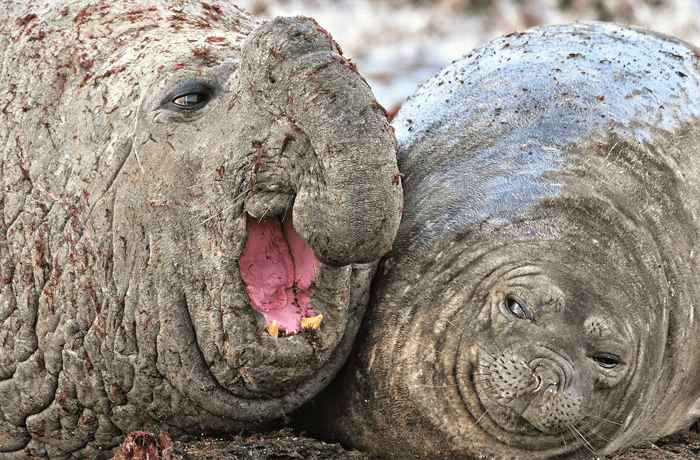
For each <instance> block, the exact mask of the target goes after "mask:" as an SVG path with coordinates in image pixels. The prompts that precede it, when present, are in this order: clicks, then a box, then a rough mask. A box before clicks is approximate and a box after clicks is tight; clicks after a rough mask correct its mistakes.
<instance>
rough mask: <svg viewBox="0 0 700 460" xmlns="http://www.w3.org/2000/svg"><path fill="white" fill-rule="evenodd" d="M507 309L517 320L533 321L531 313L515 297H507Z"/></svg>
mask: <svg viewBox="0 0 700 460" xmlns="http://www.w3.org/2000/svg"><path fill="white" fill-rule="evenodd" d="M506 307H508V310H510V312H511V313H512V314H513V316H515V317H516V318H520V319H526V320H531V319H532V316H530V312H529V311H527V308H526V307H525V304H524V303H523V302H521V301H520V300H518V299H516V298H515V297H506Z"/></svg>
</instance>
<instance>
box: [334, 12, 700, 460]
mask: <svg viewBox="0 0 700 460" xmlns="http://www.w3.org/2000/svg"><path fill="white" fill-rule="evenodd" d="M697 53H698V50H697V49H695V48H692V47H690V46H688V45H686V44H684V43H681V42H679V41H676V40H673V39H670V38H667V37H660V36H657V35H654V34H652V33H649V32H646V31H643V30H638V29H631V28H626V27H620V26H616V25H604V24H575V25H568V26H553V27H547V28H540V29H533V30H531V31H527V32H525V33H522V34H512V35H510V36H507V37H503V38H500V39H497V40H495V41H493V42H492V43H490V44H488V45H486V46H484V47H482V48H480V49H477V50H475V51H472V52H471V53H469V54H467V56H466V57H465V58H463V59H462V60H459V61H457V62H455V63H454V64H452V65H451V66H449V67H448V68H446V69H445V70H444V71H442V72H441V73H440V74H438V75H437V76H435V77H434V78H433V79H431V80H430V81H429V82H428V83H426V84H425V85H424V86H423V87H421V88H420V89H419V90H418V92H417V93H416V94H415V95H414V96H413V97H412V98H411V99H410V100H409V102H408V103H407V104H406V105H405V106H404V108H402V110H401V112H400V113H399V115H398V116H397V119H396V120H395V122H394V126H395V128H396V133H397V139H398V143H399V161H400V163H399V165H400V169H401V171H402V172H403V173H404V174H405V182H404V183H405V188H404V193H405V207H404V214H403V219H402V222H401V226H400V228H399V233H398V235H397V239H396V241H395V242H394V251H393V252H392V253H391V254H390V255H389V256H388V257H387V258H385V260H384V262H383V265H382V266H381V267H380V271H379V274H378V276H377V277H376V278H375V281H374V283H375V284H374V285H375V290H374V294H373V298H372V301H371V304H370V311H369V313H368V316H367V317H366V320H365V323H364V330H363V331H362V333H361V336H360V338H359V339H358V342H357V343H356V347H355V350H354V352H353V357H352V359H351V361H350V365H349V366H348V368H347V371H346V372H345V373H344V375H343V378H342V379H341V380H339V382H338V385H337V386H336V387H335V388H331V389H329V391H328V394H329V395H331V394H337V392H341V393H342V395H343V396H342V398H343V402H341V403H339V404H338V405H337V407H335V408H334V409H333V410H332V413H333V414H342V415H341V416H340V417H339V420H337V421H335V422H333V421H332V420H330V419H329V421H328V422H327V423H330V424H333V425H332V427H331V428H330V429H327V430H326V431H327V432H330V433H332V434H333V435H334V436H336V437H337V438H340V439H344V440H346V441H348V442H351V443H352V444H353V445H355V446H357V447H362V448H365V449H369V450H370V451H371V452H373V453H375V454H377V455H380V456H387V457H396V458H404V457H435V456H438V457H444V458H447V457H469V456H481V455H483V456H486V457H493V458H501V457H505V458H509V457H513V458H543V457H555V456H560V455H563V456H569V455H572V454H574V453H579V454H583V453H584V452H588V451H594V452H596V453H599V454H601V453H609V452H613V451H615V450H617V449H619V448H622V447H625V446H629V445H631V444H634V443H638V442H641V441H644V440H648V439H656V438H658V437H661V436H663V435H665V434H668V433H671V432H673V431H675V430H677V429H680V428H682V427H684V426H687V425H688V424H689V423H691V422H692V421H693V420H695V419H696V418H697V416H698V406H699V403H698V398H699V397H700V377H699V376H700V357H699V356H698V354H697V352H696V350H697V348H698V345H700V344H699V342H698V341H699V340H700V339H698V337H700V325H698V324H697V321H696V318H697V316H698V313H699V312H698V311H697V308H698V305H697V303H696V302H695V301H694V300H693V299H696V298H698V296H699V295H700V288H698V280H699V279H700V272H699V271H698V268H697V263H698V262H699V261H698V255H699V254H700V252H699V251H700V247H698V245H699V244H700V224H699V223H698V220H697V218H696V216H698V215H699V214H700V199H699V197H700V147H699V146H700V121H699V120H700V70H699V68H700V59H699V58H698V55H697ZM335 398H337V396H335ZM329 400H330V397H329ZM329 404H332V403H330V402H329Z"/></svg>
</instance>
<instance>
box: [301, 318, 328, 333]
mask: <svg viewBox="0 0 700 460" xmlns="http://www.w3.org/2000/svg"><path fill="white" fill-rule="evenodd" d="M321 321H323V315H318V316H314V317H313V318H302V319H301V328H302V329H304V330H307V331H315V330H316V329H318V328H319V327H320V326H321Z"/></svg>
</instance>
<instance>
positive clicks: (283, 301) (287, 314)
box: [239, 214, 320, 332]
mask: <svg viewBox="0 0 700 460" xmlns="http://www.w3.org/2000/svg"><path fill="white" fill-rule="evenodd" d="M239 264H240V267H241V276H242V277H243V281H244V282H245V284H246V285H247V291H248V296H249V297H250V302H251V304H252V305H253V308H255V309H256V310H258V311H260V312H262V313H263V314H264V315H265V318H267V321H266V322H265V327H266V328H267V326H268V325H270V324H271V323H272V322H273V321H277V324H278V326H279V329H280V330H282V331H287V332H295V331H299V330H301V324H300V321H301V318H302V317H305V318H308V317H312V316H314V313H313V311H312V310H311V308H309V289H310V287H311V283H312V282H313V280H314V278H315V277H316V268H317V267H318V266H319V265H320V262H319V261H317V260H316V258H315V257H314V254H313V252H312V251H311V248H310V247H309V246H308V245H307V244H306V243H305V242H304V241H303V240H302V239H301V238H299V235H297V232H296V231H295V230H294V226H293V225H292V217H291V214H288V215H287V216H286V218H285V219H284V230H283V229H282V226H281V225H280V221H279V219H278V218H276V217H275V218H273V219H267V220H262V221H258V220H257V219H255V218H253V217H250V216H248V241H247V242H246V245H245V249H243V254H242V255H241V258H240V260H239Z"/></svg>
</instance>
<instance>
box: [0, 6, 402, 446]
mask: <svg viewBox="0 0 700 460" xmlns="http://www.w3.org/2000/svg"><path fill="white" fill-rule="evenodd" d="M0 145H1V157H0V172H1V174H0V181H1V182H2V190H3V193H2V194H1V195H0V208H1V209H2V212H1V213H0V229H1V232H0V233H1V234H2V235H4V236H3V238H0V281H1V282H0V324H1V325H2V328H1V329H0V457H1V458H3V459H14V458H25V456H27V455H31V456H35V457H39V458H69V457H78V458H91V459H100V458H106V457H109V456H110V455H111V453H113V452H114V448H115V446H117V445H118V444H119V443H120V442H121V440H122V439H123V438H124V436H125V435H126V434H128V433H129V432H131V431H133V430H138V429H144V428H145V429H148V430H151V431H153V432H157V431H158V430H161V429H162V430H164V431H166V432H167V433H168V434H169V435H170V436H171V437H172V438H173V439H177V438H182V437H185V436H187V435H189V434H196V435H200V434H202V433H205V434H206V433H218V432H226V431H229V432H230V431H236V430H239V429H241V428H242V427H252V426H258V425H259V424H261V423H265V422H266V421H269V420H272V419H275V418H277V417H280V416H282V415H284V414H285V413H287V412H289V411H291V410H292V409H294V408H296V407H298V406H299V405H301V404H302V403H303V402H305V401H306V400H307V399H309V398H311V397H312V396H313V395H315V394H316V393H317V392H318V391H320V389H321V388H323V387H324V386H325V385H326V384H327V383H328V381H330V379H331V378H332V377H333V375H334V374H335V373H336V372H337V370H338V369H339V367H340V366H341V365H342V363H343V362H344V360H345V358H346V356H347V354H348V352H349V350H350V347H351V345H352V341H353V339H354V337H355V334H356V332H357V328H358V326H359V324H360V321H361V318H362V315H363V313H364V307H365V305H366V301H367V298H368V286H369V280H370V278H371V274H372V265H371V262H372V261H374V260H376V259H378V258H379V257H381V256H382V255H383V254H384V253H385V252H386V251H387V250H388V249H389V248H390V245H391V242H392V240H393V238H394V236H395V232H396V229H397V227H398V221H399V217H400V208H401V184H400V181H399V180H398V177H399V176H398V170H397V167H396V156H395V155H396V143H395V138H394V135H393V132H392V130H391V129H390V127H389V125H388V122H387V120H386V115H385V112H384V111H383V109H382V108H381V107H380V106H379V104H377V102H376V100H375V99H374V97H373V96H372V94H371V92H370V90H369V87H368V86H367V84H366V83H365V82H364V80H363V79H362V77H361V76H360V75H359V74H358V73H357V70H356V69H355V67H354V65H353V64H351V63H349V62H348V61H347V60H345V58H343V57H342V53H341V51H340V48H339V47H338V46H337V44H336V43H335V42H334V41H333V40H332V38H331V37H330V35H329V34H328V33H327V32H326V31H325V30H324V29H323V28H321V27H320V26H319V25H318V24H316V23H315V22H314V21H313V20H310V19H307V18H278V19H276V20H274V21H270V22H269V23H266V24H261V23H260V22H258V21H257V20H255V19H254V18H252V17H250V16H249V15H247V14H245V13H243V12H241V11H240V10H238V9H237V8H236V7H234V6H231V5H229V4H226V3H223V2H217V4H208V3H205V2H199V1H189V0H188V1H165V2H147V1H143V2H141V1H124V2H121V1H120V2H108V1H97V0H96V1H87V0H86V1H83V0H80V1H66V2H60V1H55V2H49V3H48V4H47V2H45V1H36V2H28V1H23V2H16V1H3V2H1V3H0ZM258 219H265V220H263V222H267V223H270V225H277V226H278V227H280V228H281V227H282V226H284V227H285V229H287V230H285V231H287V232H288V233H289V232H290V231H294V232H295V233H296V234H298V236H299V238H300V240H301V241H302V243H299V242H298V239H297V240H294V241H296V242H295V243H293V246H294V247H297V246H299V247H301V249H302V250H303V251H302V252H304V253H305V254H306V255H305V256H304V259H303V263H301V264H300V265H299V267H310V268H297V269H295V268H293V267H292V266H291V265H289V264H287V265H286V266H285V267H286V268H285V270H286V271H287V272H288V274H289V276H290V279H291V280H293V282H294V283H296V284H294V286H293V289H291V290H292V291H294V290H295V289H296V288H297V287H300V286H301V287H303V289H304V293H303V294H304V295H306V296H307V297H308V306H307V307H304V308H301V305H300V310H303V311H299V312H298V313H297V317H293V318H291V319H290V320H289V321H290V322H289V323H288V324H286V325H283V326H281V327H280V331H279V335H278V336H277V337H273V336H272V334H271V333H269V332H268V331H267V329H268V323H269V321H268V319H267V318H266V313H265V312H263V311H258V310H257V309H256V308H253V307H252V306H251V302H250V299H249V294H248V291H249V290H250V289H251V287H250V286H248V285H247V284H246V282H244V280H243V279H242V277H241V269H240V266H239V260H240V258H241V255H242V253H243V252H244V250H245V249H246V247H248V249H247V250H249V251H250V250H255V248H257V247H259V246H258V243H256V241H248V239H247V237H248V222H253V221H257V220H258ZM290 222H292V223H293V226H292V225H289V224H290ZM292 227H293V228H292ZM290 228H291V230H289V229H290ZM256 238H257V237H256ZM251 248H252V249H251ZM304 248H305V249H304ZM298 252H299V250H298V248H297V249H294V248H292V253H293V254H296V253H298ZM248 268H250V267H248ZM293 270H296V271H295V272H294V273H292V271H293ZM302 284H303V286H302ZM280 289H282V288H280ZM284 289H287V288H284ZM251 292H252V291H251ZM285 292H286V291H285ZM295 295H297V294H295ZM301 295H302V294H298V295H297V298H300V296H301ZM285 305H286V304H285ZM267 314H271V313H269V312H267ZM307 314H308V315H311V314H313V315H314V316H317V315H323V320H322V322H321V324H320V327H318V326H316V327H317V328H316V329H315V330H314V329H313V328H312V329H309V330H306V331H303V332H302V331H301V316H302V315H307ZM285 315H286V316H285V317H288V316H290V315H291V313H289V314H287V313H285Z"/></svg>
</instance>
